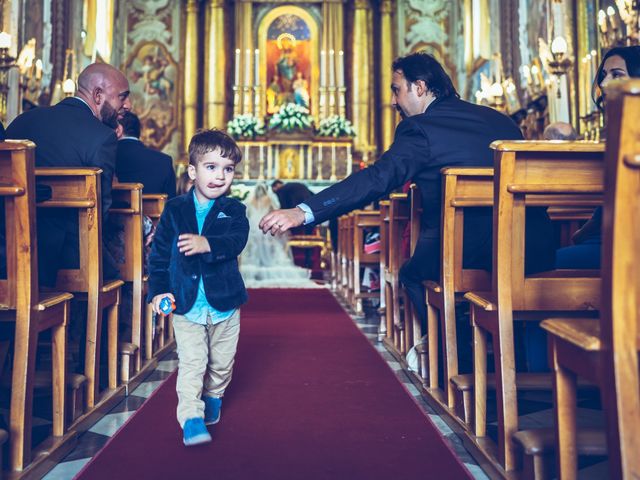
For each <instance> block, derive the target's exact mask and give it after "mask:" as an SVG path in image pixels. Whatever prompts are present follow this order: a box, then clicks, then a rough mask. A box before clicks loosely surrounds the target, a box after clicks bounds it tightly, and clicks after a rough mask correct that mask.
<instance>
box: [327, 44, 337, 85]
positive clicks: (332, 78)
mask: <svg viewBox="0 0 640 480" xmlns="http://www.w3.org/2000/svg"><path fill="white" fill-rule="evenodd" d="M335 53H336V52H334V51H333V50H329V86H330V87H335V86H336V62H335Z"/></svg>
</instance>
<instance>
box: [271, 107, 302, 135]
mask: <svg viewBox="0 0 640 480" xmlns="http://www.w3.org/2000/svg"><path fill="white" fill-rule="evenodd" d="M312 124H313V117H312V116H311V115H310V114H309V109H308V108H305V107H302V106H300V105H296V104H295V103H285V104H284V105H282V106H281V107H280V109H279V110H278V111H277V112H276V113H274V114H273V116H272V117H271V120H270V121H269V128H270V129H271V130H280V131H281V132H293V131H294V130H307V129H310V128H311V126H312Z"/></svg>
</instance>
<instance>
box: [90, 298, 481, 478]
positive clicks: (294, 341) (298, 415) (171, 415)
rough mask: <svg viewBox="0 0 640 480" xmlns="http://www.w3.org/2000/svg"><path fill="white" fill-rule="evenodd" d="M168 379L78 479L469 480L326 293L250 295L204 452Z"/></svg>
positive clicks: (172, 382) (398, 385) (455, 459)
mask: <svg viewBox="0 0 640 480" xmlns="http://www.w3.org/2000/svg"><path fill="white" fill-rule="evenodd" d="M174 388H175V375H174V376H172V377H171V378H170V379H169V380H168V381H167V382H165V384H164V385H162V386H161V387H160V389H159V390H158V391H157V392H156V394H155V395H153V396H152V397H151V398H150V399H149V401H148V402H147V403H146V404H145V405H143V406H142V407H141V409H140V410H139V411H138V412H137V413H136V414H135V415H134V416H133V417H132V419H131V420H130V421H129V422H128V423H127V424H126V425H125V426H124V427H123V428H122V430H121V431H120V432H119V433H117V434H116V436H115V437H114V438H113V439H112V440H111V441H110V442H109V443H108V444H107V445H106V447H105V448H104V449H103V450H102V451H100V453H99V454H98V455H97V456H96V457H94V458H93V460H92V461H91V462H90V463H89V464H88V465H87V467H86V468H85V469H84V470H83V471H82V472H80V475H79V477H78V478H81V479H83V480H97V479H114V478H117V479H147V478H148V479H154V480H161V479H185V480H197V479H220V480H227V479H242V480H244V479H247V480H248V479H261V480H262V479H269V480H271V479H295V480H302V479H304V480H311V479H358V480H360V479H363V480H364V479H366V480H374V479H384V480H396V479H402V480H406V479H458V478H470V476H469V475H468V474H467V473H466V470H465V469H464V467H463V465H462V464H461V463H459V461H458V460H457V458H456V457H455V456H454V454H453V453H452V452H451V450H449V448H448V447H447V446H446V445H445V443H444V441H443V439H442V438H441V437H440V435H439V433H438V431H437V430H436V428H435V427H434V426H433V425H432V424H431V422H430V421H429V420H428V418H427V417H425V416H424V415H423V414H422V412H421V411H420V410H419V408H418V407H417V405H416V404H415V403H414V401H413V400H412V399H411V397H410V396H409V394H408V393H407V392H406V391H405V390H404V389H403V387H402V386H401V384H400V383H399V382H398V381H397V380H396V378H395V375H394V374H393V373H392V372H391V370H390V369H389V368H388V366H387V365H386V364H385V362H384V361H383V359H382V358H380V356H379V355H378V353H377V352H376V351H375V350H374V349H373V348H372V347H371V345H369V343H368V342H367V340H366V338H365V337H364V336H362V335H361V334H360V333H359V332H358V329H357V327H356V326H355V325H354V324H353V322H352V321H351V319H349V317H348V316H347V315H346V314H345V313H344V311H343V310H342V309H341V308H340V306H339V305H338V303H337V302H336V301H335V299H334V298H333V297H332V296H331V294H330V293H329V292H327V291H324V290H253V291H251V292H250V302H249V304H248V305H247V306H246V307H245V308H243V310H242V320H241V333H240V344H239V349H238V355H237V362H236V367H235V373H234V378H233V380H232V382H231V385H230V387H229V389H228V390H227V393H226V396H225V399H224V404H223V407H222V419H221V421H220V423H219V424H217V425H215V426H214V427H212V435H213V443H210V444H208V445H204V446H198V447H191V448H186V447H184V446H183V444H182V436H181V430H180V428H179V427H178V424H177V422H176V419H175V408H176V394H175V390H174Z"/></svg>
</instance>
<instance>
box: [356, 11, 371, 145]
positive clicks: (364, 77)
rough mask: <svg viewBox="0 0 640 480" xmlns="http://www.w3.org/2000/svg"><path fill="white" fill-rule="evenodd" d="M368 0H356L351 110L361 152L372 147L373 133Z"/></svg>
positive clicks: (357, 143)
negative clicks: (370, 142)
mask: <svg viewBox="0 0 640 480" xmlns="http://www.w3.org/2000/svg"><path fill="white" fill-rule="evenodd" d="M368 7H369V5H368V2H367V0H356V3H355V11H354V17H353V49H352V53H353V58H352V60H351V65H352V66H353V74H352V78H351V109H352V110H351V111H352V112H353V124H354V126H355V129H356V138H355V141H354V143H355V148H356V149H357V150H359V151H365V150H368V149H369V136H370V132H371V110H370V108H369V105H370V103H369V99H370V97H373V95H372V94H371V93H372V92H371V82H370V79H371V68H370V63H369V57H370V52H369V51H370V49H371V43H370V37H369V31H370V29H369V25H368V23H369V22H368V15H367V11H368Z"/></svg>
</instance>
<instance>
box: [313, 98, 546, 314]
mask: <svg viewBox="0 0 640 480" xmlns="http://www.w3.org/2000/svg"><path fill="white" fill-rule="evenodd" d="M516 139H518V140H519V139H522V133H521V132H520V130H519V129H518V127H517V126H516V125H515V123H513V121H512V120H511V119H509V118H508V117H507V116H505V115H503V114H501V113H499V112H497V111H496V110H493V109H491V108H488V107H483V106H480V105H475V104H471V103H468V102H465V101H462V100H460V99H458V98H455V97H449V98H444V99H436V100H435V101H434V102H433V103H432V104H431V105H429V107H428V108H427V110H426V111H425V112H424V113H422V114H419V115H414V116H412V117H408V118H406V119H404V120H403V121H402V122H400V124H399V125H398V127H397V129H396V133H395V138H394V141H393V144H392V145H391V147H390V148H389V150H387V151H386V152H385V153H384V154H383V155H382V156H381V157H380V159H379V160H378V161H377V162H376V163H375V164H373V165H372V166H370V167H369V168H366V169H364V170H362V171H360V172H357V173H355V174H353V175H351V176H350V177H348V178H346V179H344V180H343V181H341V182H339V183H337V184H335V185H332V186H331V187H329V188H327V189H326V190H323V191H322V192H320V193H318V194H317V195H314V196H313V197H311V198H309V199H308V200H306V201H305V204H306V205H307V206H309V208H310V209H311V211H312V212H313V215H314V217H315V222H316V223H319V222H323V221H325V220H327V219H329V218H332V217H336V216H339V215H342V214H343V213H346V212H348V211H351V210H353V209H355V208H361V207H363V206H365V205H367V204H369V203H370V202H372V201H373V200H376V199H378V198H380V197H382V196H384V195H387V194H389V193H390V192H392V191H393V190H394V189H396V188H398V187H400V186H402V185H403V184H404V183H405V182H407V181H409V180H411V181H413V182H415V183H416V184H417V185H418V187H419V189H420V194H421V196H422V205H423V213H422V218H421V231H420V238H419V240H418V244H417V247H416V251H415V253H414V255H413V257H412V258H411V260H409V261H408V262H407V263H406V264H405V265H404V266H403V268H402V270H401V275H400V278H401V280H402V282H403V283H404V285H405V287H406V288H407V291H408V293H409V295H410V297H411V300H412V302H413V303H414V305H415V306H416V309H417V311H418V314H419V315H420V317H421V318H422V320H423V321H425V320H426V308H425V306H424V298H425V297H424V289H423V287H422V280H427V279H438V276H439V271H440V216H441V203H442V198H441V196H442V178H441V174H440V170H441V169H442V168H444V167H456V166H457V167H470V166H484V167H491V166H493V153H492V151H491V149H489V145H490V144H491V142H493V141H494V140H516ZM527 221H528V222H532V224H528V227H529V225H532V228H527V239H526V240H527V241H526V246H527V267H528V271H533V270H534V268H535V269H536V270H546V269H549V268H552V265H553V255H554V245H553V243H552V242H551V238H552V237H553V235H552V230H551V224H550V221H549V219H548V217H547V216H546V213H545V212H544V210H540V209H531V210H530V211H528V212H527ZM491 232H492V214H491V209H487V208H478V209H472V210H471V211H469V212H466V213H465V226H464V259H463V262H464V264H465V266H467V267H474V268H484V269H486V270H489V269H490V268H491V242H492V233H491ZM534 265H535V267H534Z"/></svg>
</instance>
